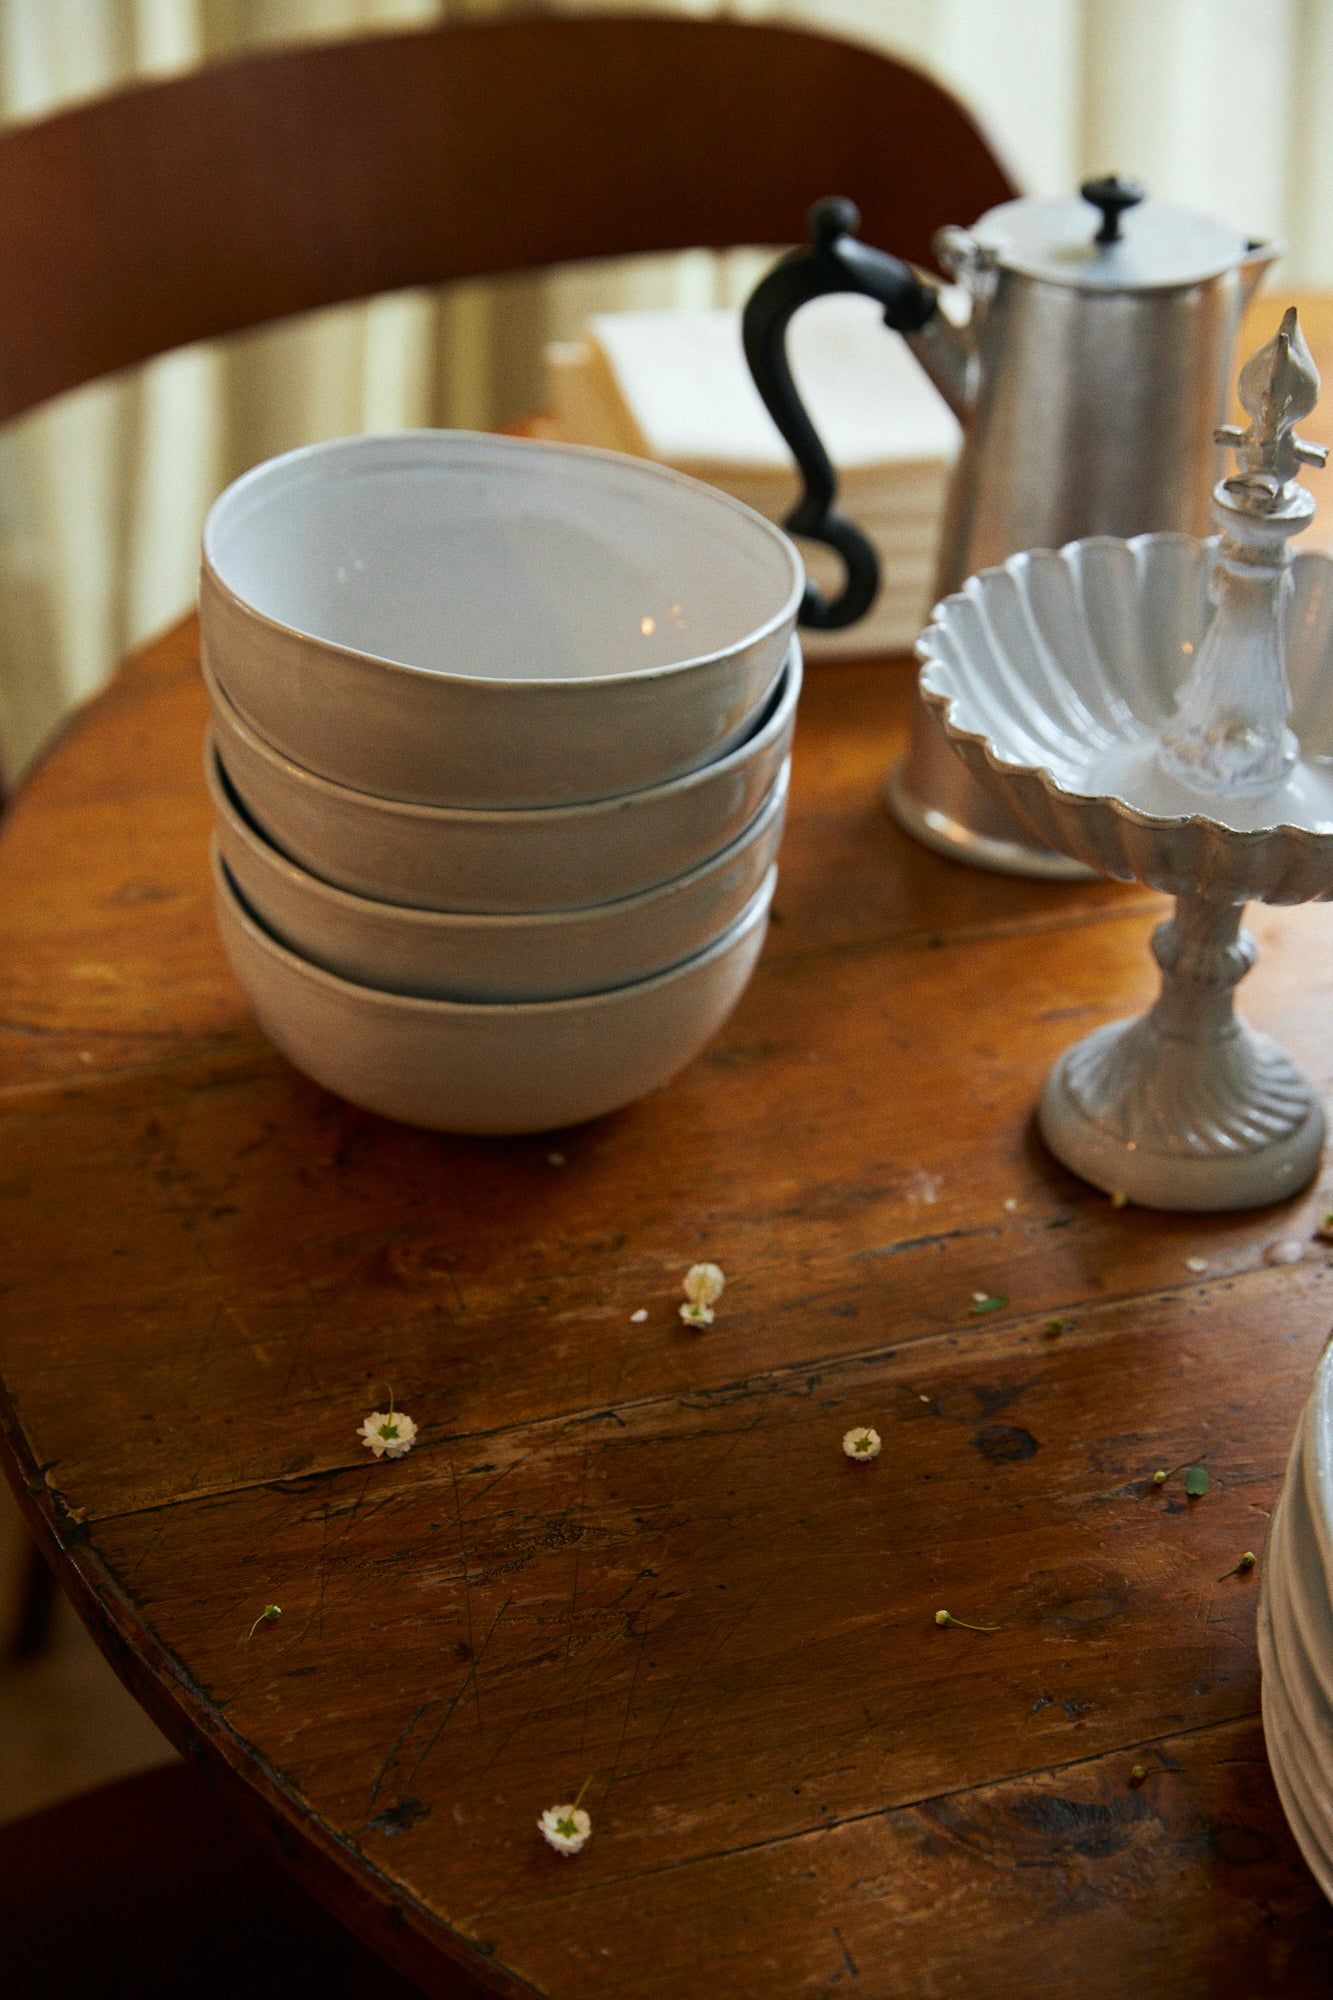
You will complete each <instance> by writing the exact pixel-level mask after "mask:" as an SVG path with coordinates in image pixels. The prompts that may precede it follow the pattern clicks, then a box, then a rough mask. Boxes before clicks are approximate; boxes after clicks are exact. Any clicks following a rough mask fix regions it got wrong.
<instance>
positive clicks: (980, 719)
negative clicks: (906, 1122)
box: [917, 311, 1333, 1210]
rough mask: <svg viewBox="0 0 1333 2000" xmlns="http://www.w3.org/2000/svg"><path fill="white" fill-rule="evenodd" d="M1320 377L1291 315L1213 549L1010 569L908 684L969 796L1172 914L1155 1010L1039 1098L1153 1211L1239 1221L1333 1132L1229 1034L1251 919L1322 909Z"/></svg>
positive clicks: (968, 607)
mask: <svg viewBox="0 0 1333 2000" xmlns="http://www.w3.org/2000/svg"><path fill="white" fill-rule="evenodd" d="M1317 392H1318V377H1317V375H1316V374H1315V372H1314V366H1313V363H1312V362H1311V360H1310V357H1309V351H1308V349H1307V348H1306V347H1305V343H1304V341H1303V339H1302V337H1301V334H1300V330H1299V328H1298V326H1297V325H1296V320H1295V313H1294V311H1292V312H1289V313H1288V314H1287V316H1286V318H1285V319H1284V321H1283V324H1282V328H1281V330H1280V332H1279V333H1278V334H1277V336H1276V337H1275V338H1274V340H1272V341H1271V342H1269V344H1268V345H1267V346H1266V347H1265V348H1264V349H1263V350H1262V351H1261V352H1260V353H1259V354H1258V355H1256V356H1255V357H1254V359H1253V360H1252V361H1251V362H1250V363H1249V364H1248V365H1247V367H1246V368H1245V370H1244V371H1243V373H1242V376H1241V395H1242V400H1243V402H1244V403H1245V406H1246V408H1247V410H1248V411H1249V412H1250V415H1251V420H1252V421H1251V423H1250V425H1249V427H1248V428H1247V429H1246V430H1245V431H1243V432H1242V431H1239V430H1235V429H1232V428H1230V427H1228V429H1227V430H1226V431H1224V432H1220V433H1219V434H1218V435H1219V438H1220V439H1221V440H1222V441H1224V442H1226V443H1227V444H1229V445H1231V446H1232V447H1233V448H1235V449H1236V450H1237V452H1238V454H1239V457H1240V469H1239V471H1238V472H1237V473H1236V474H1235V475H1234V476H1233V477H1231V478H1229V479H1225V480H1223V481H1221V482H1220V483H1219V485H1218V487H1217V489H1216V493H1215V497H1214V515H1215V518H1216V520H1217V523H1218V526H1219V528H1220V529H1221V530H1222V534H1221V538H1220V540H1217V541H1207V542H1205V541H1199V540H1196V539H1195V538H1193V537H1190V536H1182V535H1144V536H1139V537H1137V538H1135V539H1132V540H1128V541H1125V540H1119V539H1116V538H1111V537H1096V538H1093V539H1091V540H1088V541H1083V542H1074V543H1071V544H1070V545H1069V546H1068V547H1066V548H1064V549H1061V550H1058V551H1051V550H1037V551H1031V552H1029V553H1027V554H1023V555H1019V556H1014V557H1011V558H1010V560H1009V561H1008V562H1006V563H1004V564H1003V565H1001V566H1000V567H998V568H996V569H991V570H985V571H983V572H981V574H980V575H978V576H974V577H971V578H969V580H968V582H967V583H966V585H965V586H964V588H963V589H962V590H961V591H959V592H958V593H956V594H955V595H954V596H952V597H949V598H946V599H945V601H944V602H943V603H942V604H941V605H939V606H938V607H937V609H936V611H935V614H934V618H933V620H932V622H931V624H930V626H929V627H928V628H927V630H926V631H925V633H924V634H923V635H922V637H921V639H920V641H919V642H918V646H917V651H918V654H919V655H920V657H921V659H922V660H923V662H924V665H923V668H922V673H921V688H922V692H923V694H924V696H925V698H926V700H927V701H928V702H929V703H930V704H931V705H932V706H933V707H934V708H935V709H936V710H937V711H938V712H939V714H940V715H941V717H942V720H943V722H944V726H945V728H946V730H947V731H948V734H949V736H950V738H951V739H952V741H953V742H954V744H955V746H956V747H957V749H958V750H959V751H960V752H961V754H962V755H963V756H964V758H965V759H966V760H967V762H968V764H969V765H970V766H971V768H972V769H973V770H974V771H975V772H976V773H977V775H978V776H979V777H981V778H982V779H983V781H984V782H985V783H986V784H987V785H988V786H989V787H990V788H991V789H992V791H994V792H995V793H997V794H998V795H1000V796H1002V797H1003V799H1004V801H1005V803H1006V804H1007V805H1008V806H1009V807H1010V808H1012V810H1013V811H1014V812H1015V813H1016V814H1017V815H1018V816H1019V818H1020V819H1021V820H1022V821H1023V823H1024V824H1025V825H1026V826H1028V827H1030V828H1031V830H1032V832H1033V833H1034V834H1035V835H1036V836H1037V838H1038V839H1040V840H1042V841H1044V842H1045V843H1047V844H1048V845H1049V846H1050V847H1052V848H1054V849H1056V850H1057V851H1058V852H1060V853H1062V854H1066V855H1069V856H1070V857H1072V858H1074V859H1076V860H1079V861H1082V862H1085V863H1086V864H1087V865H1088V866H1089V867H1092V868H1095V869H1098V870H1100V871H1101V872H1102V873H1104V874H1108V875H1113V876H1116V877H1118V878H1120V879H1121V880H1138V881H1140V882H1144V883H1147V884H1149V885H1150V886H1151V887H1153V888H1157V889H1162V890H1165V891H1166V892H1167V893H1168V894H1170V895H1173V896H1174V897H1175V898H1176V908H1175V911H1174V913H1173V915H1172V916H1171V917H1170V918H1169V919H1168V920H1167V921H1166V922H1165V923H1163V924H1161V925H1160V926H1159V927H1158V929H1157V931H1156V933H1155V934H1154V938H1153V952H1154V956H1155V957H1156V959H1157V963H1158V965H1159V966H1160V968H1161V972H1162V987H1161V992H1160V995H1159V997H1158V999H1157V1002H1156V1004H1155V1005H1154V1006H1153V1007H1152V1008H1151V1010H1150V1011H1149V1012H1148V1013H1147V1014H1145V1015H1144V1016H1142V1017H1141V1018H1139V1019H1136V1020H1130V1021H1121V1022H1115V1023H1113V1024H1111V1025H1109V1026H1107V1027H1103V1028H1099V1029H1097V1030H1096V1031H1095V1032H1094V1033H1093V1034H1091V1035H1089V1036H1087V1037H1086V1038H1085V1039H1084V1040H1083V1041H1081V1042H1078V1043H1077V1044H1075V1046H1074V1047H1073V1048H1071V1049H1069V1050H1067V1051H1066V1053H1065V1054H1064V1056H1062V1057H1061V1059H1060V1061H1059V1062H1058V1063H1057V1065H1056V1067H1055V1069H1054V1070H1053V1071H1052V1073H1051V1075H1050V1077H1049V1078H1048V1080H1047V1083H1046V1086H1045V1089H1044V1090H1043V1092H1042V1096H1041V1105H1040V1121H1041V1129H1042V1133H1043V1136H1044V1137H1045V1139H1046V1142H1047V1144H1048V1145H1049V1146H1050V1148H1051V1150H1052V1152H1053V1153H1055V1155H1056V1156H1057V1158H1059V1159H1060V1160H1062V1161H1063V1162H1064V1163H1065V1165H1067V1166H1068V1167H1070V1168H1071V1169H1072V1170H1073V1171H1074V1172H1075V1173H1078V1174H1080V1175H1082V1176H1083V1178H1085V1179H1086V1180H1089V1181H1091V1182H1093V1183H1094V1185H1096V1186H1098V1187H1102V1188H1105V1189H1106V1190H1108V1192H1114V1193H1122V1194H1124V1195H1125V1196H1127V1197H1128V1198H1129V1199H1131V1200H1133V1201H1136V1202H1141V1203H1143V1204H1144V1205H1146V1206H1148V1207H1154V1208H1172V1209H1194V1210H1220V1209H1233V1208H1248V1207H1252V1206H1255V1205H1258V1204H1260V1203H1263V1202H1269V1201H1275V1200H1278V1199H1280V1198H1281V1197H1282V1196H1284V1195H1288V1194H1291V1193H1293V1192H1295V1191H1296V1190H1297V1189H1298V1188H1300V1187H1301V1186H1303V1185H1304V1183H1305V1182H1306V1181H1307V1180H1308V1179H1309V1178H1310V1176H1311V1174H1312V1173H1313V1172H1314V1170H1315V1166H1316V1164H1317V1161H1318V1159H1319V1154H1320V1149H1321V1147H1322V1144H1323V1138H1324V1115H1323V1111H1322V1109H1321V1107H1320V1104H1319V1102H1318V1100H1317V1098H1316V1096H1315V1093H1314V1091H1313V1089H1312V1087H1311V1085H1310V1083H1309V1081H1308V1079H1307V1078H1306V1077H1305V1076H1304V1075H1303V1073H1302V1072H1301V1071H1300V1070H1299V1069H1298V1068H1297V1066H1296V1065H1295V1064H1294V1063H1293V1062H1292V1061H1291V1060H1290V1058H1289V1057H1288V1056H1286V1055H1285V1054H1284V1053H1283V1051H1282V1050H1281V1049H1279V1048H1278V1047H1277V1045H1276V1044H1275V1043H1274V1042H1272V1041H1271V1040H1269V1038H1268V1037H1267V1036H1265V1035H1260V1034H1256V1033H1255V1032H1254V1031H1253V1030H1251V1029H1250V1028H1248V1027H1247V1026H1246V1025H1245V1023H1244V1022H1243V1021H1241V1020H1240V1019H1239V1018H1238V1017H1237V1015H1236V1013H1235V1011H1234V1007H1233V993H1234V989H1235V987H1236V985H1237V983H1238V982H1239V980H1240V979H1241V978H1242V977H1243V976H1244V974H1245V973H1246V972H1247V971H1248V970H1249V968H1250V966H1251V964H1252V963H1253V961H1254V955H1255V946H1254V941H1253V939H1252V938H1251V937H1250V935H1249V933H1248V932H1247V931H1246V930H1245V929H1244V928H1243V926H1242V922H1241V917H1242V911H1243V907H1244V905H1245V903H1246V902H1248V901H1250V900H1256V901H1260V902H1268V903H1302V902H1307V901H1313V900H1318V899H1321V898H1326V897H1328V896H1330V895H1333V559H1330V558H1329V557H1327V556H1324V555H1321V554H1302V555H1299V556H1296V557H1295V558H1293V557H1292V555H1291V552H1290V550H1289V548H1288V546H1287V543H1288V540H1289V538H1290V536H1292V535H1293V534H1296V533H1298V532H1299V531H1300V530H1301V529H1302V528H1303V527H1305V526H1307V525H1308V523H1309V521H1310V519H1311V517H1312V515H1313V512H1314V503H1313V501H1312V499H1311V497H1310V495H1309V494H1308V492H1306V490H1305V489H1304V488H1303V487H1302V486H1300V485H1299V483H1298V482H1297V481H1296V478H1295V474H1296V472H1297V469H1298V465H1299V463H1301V462H1307V463H1315V464H1322V463H1323V459H1324V456H1325V454H1324V453H1323V451H1322V450H1321V448H1319V447H1316V446H1309V445H1305V444H1304V443H1302V441H1301V440H1300V439H1298V438H1297V437H1296V436H1295V434H1294V430H1293V425H1294V424H1295V423H1296V422H1297V421H1298V420H1299V419H1300V418H1301V417H1304V416H1305V415H1307V414H1308V413H1309V411H1310V410H1311V409H1312V408H1313V406H1314V401H1315V397H1316V395H1317Z"/></svg>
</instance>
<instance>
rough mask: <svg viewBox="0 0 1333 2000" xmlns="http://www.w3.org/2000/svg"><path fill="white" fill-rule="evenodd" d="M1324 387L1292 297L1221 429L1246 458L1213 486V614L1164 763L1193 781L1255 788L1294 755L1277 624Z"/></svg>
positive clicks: (1241, 791)
mask: <svg viewBox="0 0 1333 2000" xmlns="http://www.w3.org/2000/svg"><path fill="white" fill-rule="evenodd" d="M1318 396H1319V373H1318V370H1317V369H1316V367H1315V365H1314V360H1313V357H1312V356H1311V353H1310V350H1309V348H1308V347H1307V346H1306V344H1305V336H1304V334H1303V333H1302V332H1301V329H1300V325H1299V323H1298V321H1297V318H1296V308H1295V306H1289V307H1288V308H1287V311H1286V312H1285V313H1284V314H1283V318H1282V324H1281V326H1280V327H1279V328H1278V331H1277V332H1276V333H1275V334H1274V336H1273V338H1272V339H1271V340H1270V341H1268V342H1267V343H1266V344H1265V345H1264V346H1263V347H1261V348H1260V349H1259V352H1258V353H1257V354H1255V355H1253V356H1252V357H1251V359H1250V360H1249V361H1247V362H1246V364H1245V366H1244V368H1243V369H1242V370H1241V376H1240V399H1241V402H1242V403H1243V405H1244V406H1245V409H1246V410H1247V411H1248V412H1249V416H1250V422H1249V424H1248V425H1247V426H1246V427H1244V428H1243V429H1242V428H1241V427H1240V426H1238V425H1235V424H1225V425H1223V427H1222V428H1221V429H1220V430H1219V431H1217V432H1216V433H1215V435H1216V437H1217V440H1218V442H1219V443H1220V444H1226V445H1229V446H1230V447H1231V448H1232V449H1233V450H1234V451H1235V453H1236V455H1237V458H1238V460H1239V470H1238V471H1236V472H1234V473H1233V474H1231V476H1230V477H1229V478H1226V479H1222V480H1219V482H1218V484H1217V486H1216V487H1215V488H1214V490H1213V519H1214V520H1215V521H1216V523H1217V525H1218V527H1219V529H1220V530H1221V534H1222V539H1221V542H1220V544H1219V547H1218V553H1217V567H1216V569H1215V571H1214V573H1213V580H1212V596H1213V600H1214V602H1215V603H1216V605H1217V616H1216V618H1214V620H1213V622H1212V624H1211V625H1210V626H1209V628H1208V632H1207V635H1206V637H1205V638H1204V641H1203V644H1202V645H1201V646H1200V648H1199V652H1198V656H1197V658H1196V660H1195V663H1194V671H1193V672H1192V674H1191V675H1190V677H1189V679H1188V680H1187V681H1186V683H1185V685H1184V687H1183V688H1182V689H1181V691H1180V696H1179V702H1178V706H1177V709H1176V713H1175V715H1174V716H1173V717H1172V719H1171V721H1170V722H1169V723H1168V724H1167V725H1166V727H1165V729H1164V730H1163V731H1162V741H1161V762H1162V767H1163V769H1164V770H1165V771H1166V772H1167V773H1168V774H1169V775H1170V776H1171V777H1173V778H1178V779H1180V780H1181V781H1182V782H1183V783H1184V784H1187V785H1189V786H1191V787H1192V788H1193V789H1194V790H1196V791H1200V792H1205V793H1229V794H1231V795H1232V796H1241V797H1253V796H1256V795H1259V794H1262V793H1263V792H1265V791H1268V790H1270V789H1271V788H1272V787H1273V786H1276V785H1279V784H1281V783H1282V781H1283V780H1284V779H1285V778H1286V776H1287V774H1288V772H1289V771H1290V770H1291V767H1292V765H1293V764H1294V763H1295V761H1296V739H1295V737H1294V736H1293V735H1292V733H1291V730H1290V729H1289V728H1288V726H1287V717H1288V715H1289V713H1290V710H1291V693H1290V690H1289V688H1288V685H1287V663H1286V652H1285V645H1284V638H1283V629H1282V627H1283V611H1284V606H1285V603H1286V598H1287V589H1288V584H1289V580H1290V579H1289V570H1290V564H1291V550H1290V548H1289V546H1288V544H1289V542H1290V540H1291V537H1292V536H1293V535H1298V534H1300V532H1301V530H1302V529H1303V528H1307V527H1308V526H1309V525H1310V522H1311V521H1312V520H1313V518H1314V500H1313V498H1312V497H1311V495H1310V494H1309V493H1308V492H1307V491H1306V489H1305V487H1303V486H1302V485H1301V484H1300V483H1299V481H1298V478H1297V474H1298V473H1299V471H1300V468H1301V466H1302V465H1323V463H1324V461H1325V460H1326V458H1327V457H1328V453H1327V451H1326V450H1325V449H1324V447H1323V446H1322V445H1315V444H1307V443H1306V441H1305V440H1304V439H1303V438H1299V437H1297V435H1296V430H1295V426H1296V424H1297V423H1298V422H1299V421H1300V419H1301V418H1302V417H1308V416H1309V414H1310V412H1311V410H1312V409H1313V408H1314V406H1315V403H1316V401H1317V400H1318Z"/></svg>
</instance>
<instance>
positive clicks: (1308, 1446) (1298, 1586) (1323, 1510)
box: [1259, 1349, 1333, 1897]
mask: <svg viewBox="0 0 1333 2000" xmlns="http://www.w3.org/2000/svg"><path fill="white" fill-rule="evenodd" d="M1259 1660H1260V1665H1261V1667H1262V1670H1263V1710H1264V1737H1265V1740H1266V1741H1267V1744H1268V1761H1269V1763H1270V1764H1271V1765H1272V1767H1273V1777H1274V1779H1275V1780H1276V1783H1277V1789H1278V1794H1279V1796H1280V1798H1281V1800H1282V1807H1283V1810H1284V1812H1285V1813H1286V1815H1287V1821H1288V1824H1289V1825H1290V1827H1291V1830H1292V1832H1293V1833H1294V1834H1295V1836H1296V1839H1297V1841H1298V1842H1299V1844H1300V1847H1301V1850H1302V1852H1303V1853H1304V1855H1305V1858H1306V1860H1307V1861H1308V1862H1309V1864H1310V1869H1311V1872H1312V1873H1313V1874H1314V1876H1315V1878H1316V1880H1317V1881H1318V1883H1319V1886H1320V1888H1321V1889H1322V1890H1323V1891H1324V1894H1325V1895H1326V1896H1329V1897H1333V1349H1329V1350H1326V1352H1325V1354H1324V1358H1323V1360H1322V1361H1321V1362H1320V1364H1319V1370H1318V1373H1317V1374H1316V1376H1315V1382H1314V1388H1313V1390H1312V1391H1311V1393H1310V1400H1309V1402H1308V1403H1307V1404H1306V1406H1305V1411H1304V1414H1303V1416H1302V1418H1301V1421H1300V1425H1299V1427H1298V1428H1297V1431H1296V1439H1295V1443H1294V1444H1293V1445H1292V1448H1291V1457H1290V1459H1289V1460H1288V1463H1287V1477H1286V1481H1285V1483H1284V1485H1283V1488H1282V1492H1281V1495H1280V1496H1279V1498H1278V1502H1277V1505H1276V1506H1275V1507H1274V1509H1273V1518H1272V1520H1271V1522H1270V1523H1269V1528H1268V1539H1267V1542H1266V1544H1265V1547H1264V1569H1263V1584H1262V1590H1261V1596H1260V1605H1259Z"/></svg>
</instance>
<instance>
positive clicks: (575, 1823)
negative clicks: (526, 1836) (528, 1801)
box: [537, 1806, 592, 1854]
mask: <svg viewBox="0 0 1333 2000" xmlns="http://www.w3.org/2000/svg"><path fill="white" fill-rule="evenodd" d="M537 1825H538V1828H539V1829H540V1831H541V1837H542V1839H543V1840H544V1841H546V1843H547V1844H548V1846H550V1847H553V1848H554V1849H555V1851H556V1853H557V1854H577V1853H578V1851H579V1849H580V1848H581V1847H586V1846H587V1844H588V1838H589V1835H590V1834H591V1833H592V1821H591V1820H590V1819H589V1817H588V1815H587V1813H586V1812H584V1810H583V1808H582V1806H547V1808H546V1811H545V1812H544V1813H543V1814H542V1816H541V1818H540V1819H539V1820H538V1821H537Z"/></svg>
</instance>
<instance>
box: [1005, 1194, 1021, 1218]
mask: <svg viewBox="0 0 1333 2000" xmlns="http://www.w3.org/2000/svg"><path fill="white" fill-rule="evenodd" d="M1004 1206H1005V1211H1006V1213H1007V1214H1009V1215H1012V1214H1013V1212H1014V1210H1015V1209H1016V1208H1017V1207H1018V1196H1017V1195H1016V1194H1010V1195H1006V1196H1005V1198H1004Z"/></svg>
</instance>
